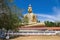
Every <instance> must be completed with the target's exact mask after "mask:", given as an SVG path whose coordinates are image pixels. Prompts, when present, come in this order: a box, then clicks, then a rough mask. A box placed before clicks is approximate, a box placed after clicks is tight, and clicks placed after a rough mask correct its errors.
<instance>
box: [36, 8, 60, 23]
mask: <svg viewBox="0 0 60 40" xmlns="http://www.w3.org/2000/svg"><path fill="white" fill-rule="evenodd" d="M52 10H53V12H52V13H53V14H54V15H47V14H42V13H38V14H36V15H37V16H38V20H40V21H46V20H49V21H53V22H54V21H60V9H59V8H57V7H53V8H52Z"/></svg>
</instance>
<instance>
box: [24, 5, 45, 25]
mask: <svg viewBox="0 0 60 40" xmlns="http://www.w3.org/2000/svg"><path fill="white" fill-rule="evenodd" d="M24 18H28V24H29V25H28V26H37V25H43V26H45V24H44V23H38V22H37V17H36V15H35V14H34V13H33V12H32V7H31V4H29V6H28V13H27V14H25V15H24Z"/></svg>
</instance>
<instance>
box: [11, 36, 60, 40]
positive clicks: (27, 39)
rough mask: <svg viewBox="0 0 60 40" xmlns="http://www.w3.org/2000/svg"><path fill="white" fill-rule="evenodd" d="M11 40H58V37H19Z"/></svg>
mask: <svg viewBox="0 0 60 40" xmlns="http://www.w3.org/2000/svg"><path fill="white" fill-rule="evenodd" d="M11 40H60V36H20V37H18V38H15V39H11Z"/></svg>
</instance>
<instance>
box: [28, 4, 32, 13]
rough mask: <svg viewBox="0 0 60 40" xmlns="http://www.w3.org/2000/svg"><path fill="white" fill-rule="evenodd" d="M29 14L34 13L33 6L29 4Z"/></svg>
mask: <svg viewBox="0 0 60 40" xmlns="http://www.w3.org/2000/svg"><path fill="white" fill-rule="evenodd" d="M28 13H32V7H31V4H29V7H28Z"/></svg>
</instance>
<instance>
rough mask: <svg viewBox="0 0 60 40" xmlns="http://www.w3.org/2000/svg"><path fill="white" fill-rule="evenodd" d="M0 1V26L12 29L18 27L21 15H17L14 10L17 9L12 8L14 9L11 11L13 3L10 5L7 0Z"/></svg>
mask: <svg viewBox="0 0 60 40" xmlns="http://www.w3.org/2000/svg"><path fill="white" fill-rule="evenodd" d="M0 2H1V3H2V4H1V7H2V8H1V7H0V8H1V10H0V11H1V13H0V14H1V15H0V28H5V29H6V30H9V29H11V30H14V29H16V28H17V27H19V26H20V25H21V24H19V23H22V20H21V18H22V15H20V16H18V13H17V12H16V11H17V10H18V9H17V8H15V9H13V10H15V11H14V12H13V11H12V9H11V8H13V6H14V4H13V6H11V5H10V4H9V3H8V1H7V0H0ZM20 14H21V13H20Z"/></svg>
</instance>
